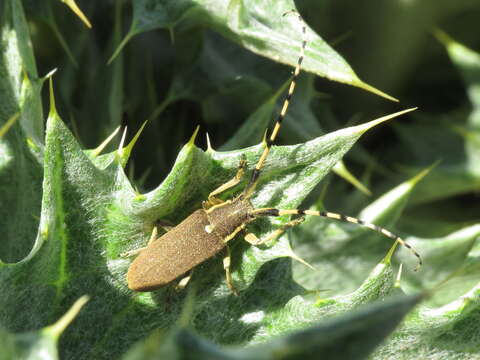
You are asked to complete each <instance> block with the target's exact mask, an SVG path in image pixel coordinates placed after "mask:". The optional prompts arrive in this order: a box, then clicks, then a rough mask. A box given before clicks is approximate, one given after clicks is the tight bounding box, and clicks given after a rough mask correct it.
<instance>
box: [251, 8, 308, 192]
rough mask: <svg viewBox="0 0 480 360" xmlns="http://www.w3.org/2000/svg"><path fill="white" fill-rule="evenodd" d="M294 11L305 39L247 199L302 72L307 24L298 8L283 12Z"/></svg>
mask: <svg viewBox="0 0 480 360" xmlns="http://www.w3.org/2000/svg"><path fill="white" fill-rule="evenodd" d="M292 13H293V14H296V15H297V16H298V20H299V21H300V23H301V24H302V38H303V40H302V45H301V47H300V56H299V57H298V61H297V65H296V66H295V70H294V71H293V76H292V80H291V81H290V86H289V88H288V92H287V94H286V95H285V100H284V101H283V106H282V109H281V111H280V113H279V114H278V116H277V120H276V121H275V126H274V128H273V130H272V132H271V133H270V135H269V136H266V137H265V141H264V144H265V145H264V146H265V147H264V149H263V153H262V155H261V156H260V159H259V160H258V162H257V165H255V169H254V170H253V173H252V176H251V177H250V181H249V183H248V185H247V186H246V188H245V190H244V191H243V193H242V197H243V198H245V199H248V198H249V197H250V196H252V194H253V192H254V190H255V187H256V186H257V183H258V178H259V176H260V172H261V169H262V167H263V164H264V162H265V159H266V158H267V156H268V153H269V151H270V148H271V147H272V144H273V142H274V141H275V139H276V137H277V135H278V132H279V131H280V127H281V125H282V121H283V119H284V118H285V115H286V114H287V110H288V106H289V105H290V99H291V98H292V95H293V92H294V90H295V85H296V82H297V78H298V75H299V74H300V69H301V67H302V61H303V57H304V55H305V48H306V46H307V37H306V33H307V26H306V25H305V21H303V19H302V17H301V16H300V14H299V13H298V12H297V11H296V10H290V11H287V12H286V13H284V14H283V16H285V15H288V14H292Z"/></svg>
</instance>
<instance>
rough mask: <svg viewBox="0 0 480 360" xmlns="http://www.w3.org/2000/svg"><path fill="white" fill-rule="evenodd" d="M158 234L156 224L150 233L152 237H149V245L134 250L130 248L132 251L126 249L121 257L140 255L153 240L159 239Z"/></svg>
mask: <svg viewBox="0 0 480 360" xmlns="http://www.w3.org/2000/svg"><path fill="white" fill-rule="evenodd" d="M157 236H158V229H157V227H156V226H154V227H153V230H152V234H151V235H150V239H148V243H147V246H144V247H141V248H138V249H134V250H130V251H125V252H123V253H121V254H120V257H130V256H134V255H138V254H139V253H141V252H142V251H143V250H145V249H146V248H148V247H149V246H150V244H151V243H152V242H154V241H155V240H157Z"/></svg>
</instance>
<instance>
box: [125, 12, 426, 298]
mask: <svg viewBox="0 0 480 360" xmlns="http://www.w3.org/2000/svg"><path fill="white" fill-rule="evenodd" d="M289 13H295V14H296V15H297V16H298V18H299V20H300V22H301V23H302V36H303V41H302V45H301V48H300V55H299V58H298V62H297V65H296V67H295V70H294V72H293V76H292V79H291V81H290V86H289V88H288V92H287V94H286V97H285V100H284V102H283V106H282V108H281V111H280V113H279V115H278V117H277V120H276V122H275V126H274V128H273V130H272V132H271V133H270V135H269V136H268V137H267V136H266V137H265V140H264V149H263V152H262V154H261V156H260V158H259V160H258V162H257V164H256V166H255V169H254V170H253V172H252V174H251V176H250V181H249V182H248V184H247V186H246V187H245V189H243V191H242V192H241V193H240V194H239V195H237V196H236V197H234V198H233V199H230V200H226V201H223V200H221V199H219V198H218V197H217V195H219V194H221V193H222V192H224V191H226V190H228V189H230V188H232V187H234V186H236V185H237V184H238V183H239V182H240V181H241V179H242V177H243V175H244V172H245V167H246V161H245V159H242V160H241V161H240V165H239V167H238V170H237V173H236V175H235V176H234V177H233V178H232V179H231V180H230V181H228V182H226V183H225V184H223V185H221V186H220V187H218V188H217V189H215V190H213V191H212V192H211V193H210V195H208V198H207V200H206V201H204V202H203V208H202V209H199V210H196V211H195V212H193V213H192V214H191V215H189V216H188V217H187V218H186V219H185V220H183V221H182V222H181V223H180V224H178V225H177V226H175V227H173V228H171V229H170V230H169V231H167V232H166V233H165V234H164V235H162V236H161V237H159V238H158V239H157V230H156V227H155V228H154V230H153V232H152V235H151V237H150V241H149V244H148V246H147V247H146V248H143V249H138V250H136V251H134V252H131V253H138V252H139V253H140V254H139V255H138V257H137V258H136V259H135V260H134V261H133V262H132V264H131V265H130V267H129V269H128V273H127V283H128V287H129V288H130V289H132V290H134V291H152V290H155V289H158V288H161V287H163V286H165V285H167V284H170V283H171V282H172V281H174V280H175V279H177V278H179V277H180V276H182V275H185V274H186V273H188V272H189V271H191V270H193V268H194V267H195V266H197V265H199V264H200V263H202V262H204V261H205V260H207V259H210V258H211V257H213V256H214V255H216V254H217V253H218V252H220V251H221V250H222V249H224V248H226V256H225V257H224V260H223V265H224V269H225V274H226V280H227V285H228V287H229V288H230V290H231V291H232V292H233V293H234V294H237V292H236V290H235V288H234V286H233V284H232V278H231V275H230V250H229V247H228V242H229V241H230V240H232V239H233V238H234V237H235V236H236V235H237V234H238V233H239V232H240V231H241V230H243V229H244V228H245V226H246V225H247V224H248V223H250V222H252V221H253V220H255V219H256V218H258V217H262V216H282V215H300V216H301V217H299V218H296V219H293V220H291V221H289V222H287V223H286V224H284V225H283V226H282V227H281V228H279V229H277V230H276V231H274V232H273V233H272V234H270V235H269V236H267V237H266V238H264V239H262V240H260V239H258V238H257V237H256V236H255V235H253V234H252V233H248V234H246V236H245V240H246V241H248V242H249V243H251V244H252V245H260V244H263V243H265V242H267V241H270V240H273V239H275V238H277V237H278V236H279V235H281V234H282V233H283V232H284V231H285V230H286V229H288V228H290V227H292V226H295V225H297V224H299V223H301V222H302V221H303V219H304V218H303V216H304V215H313V216H321V217H325V218H329V219H335V220H340V221H344V222H349V223H354V224H359V225H363V226H365V227H367V228H370V229H372V230H373V231H376V232H378V233H380V234H382V235H384V236H386V237H388V238H390V239H392V240H394V241H395V242H398V243H400V244H401V245H403V246H405V247H406V248H408V249H409V250H410V251H411V252H412V253H413V254H414V255H415V256H416V257H417V259H418V265H417V268H416V269H418V268H419V267H420V266H421V264H422V260H421V257H420V255H419V254H418V253H417V252H416V251H415V250H414V249H412V247H411V246H410V245H409V244H407V243H406V242H405V241H403V240H402V239H400V238H399V237H398V236H397V235H395V234H393V233H391V232H390V231H388V230H386V229H384V228H382V227H380V226H377V225H374V224H369V223H366V222H364V221H363V220H360V219H357V218H353V217H350V216H345V215H342V214H336V213H332V212H324V211H313V210H301V209H275V208H258V209H256V208H254V207H253V205H252V204H251V202H250V197H251V196H252V194H253V193H254V191H255V188H256V186H257V184H258V179H259V176H260V173H261V171H262V167H263V164H264V162H265V159H266V158H267V156H268V153H269V151H270V148H271V147H272V144H273V142H274V141H275V139H276V137H277V135H278V132H279V130H280V126H281V124H282V121H283V119H284V118H285V115H286V113H287V110H288V106H289V103H290V99H291V97H292V95H293V92H294V89H295V84H296V80H297V77H298V74H299V73H300V68H301V65H302V61H303V57H304V53H305V47H306V43H307V41H306V25H305V23H304V22H303V19H302V18H301V17H300V15H299V14H298V13H296V11H294V10H292V11H289V12H287V13H285V14H284V15H286V14H289ZM131 253H130V254H131ZM190 276H191V272H190V275H188V276H186V277H184V278H183V279H182V280H181V281H180V282H179V284H178V286H179V287H180V288H183V287H185V286H186V284H187V282H188V281H189V279H190Z"/></svg>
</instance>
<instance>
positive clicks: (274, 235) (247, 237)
mask: <svg viewBox="0 0 480 360" xmlns="http://www.w3.org/2000/svg"><path fill="white" fill-rule="evenodd" d="M304 220H305V217H304V216H302V217H299V218H296V219H293V220H291V221H289V222H287V223H286V224H283V225H282V226H281V227H280V228H278V229H276V230H275V231H274V232H272V233H271V234H269V235H267V236H266V237H265V238H263V239H259V238H258V237H257V236H256V235H254V234H253V233H248V234H246V235H245V241H247V242H248V243H250V244H252V245H255V246H257V245H262V244H265V243H267V242H269V241H271V240H275V239H277V238H278V237H279V236H280V235H282V234H283V233H284V232H285V231H287V229H289V228H291V227H294V226H296V225H298V224H301V223H302V222H303V221H304Z"/></svg>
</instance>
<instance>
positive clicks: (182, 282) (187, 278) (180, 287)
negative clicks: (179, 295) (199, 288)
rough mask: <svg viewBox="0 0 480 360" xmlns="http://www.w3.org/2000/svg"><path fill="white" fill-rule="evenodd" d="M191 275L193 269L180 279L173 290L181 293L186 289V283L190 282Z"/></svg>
mask: <svg viewBox="0 0 480 360" xmlns="http://www.w3.org/2000/svg"><path fill="white" fill-rule="evenodd" d="M192 275H193V269H192V270H190V272H189V274H188V275H187V276H185V277H183V278H182V279H180V281H179V282H178V284H177V285H176V286H175V290H177V291H182V290H183V289H185V288H186V287H187V285H188V283H189V282H190V279H191V278H192Z"/></svg>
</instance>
